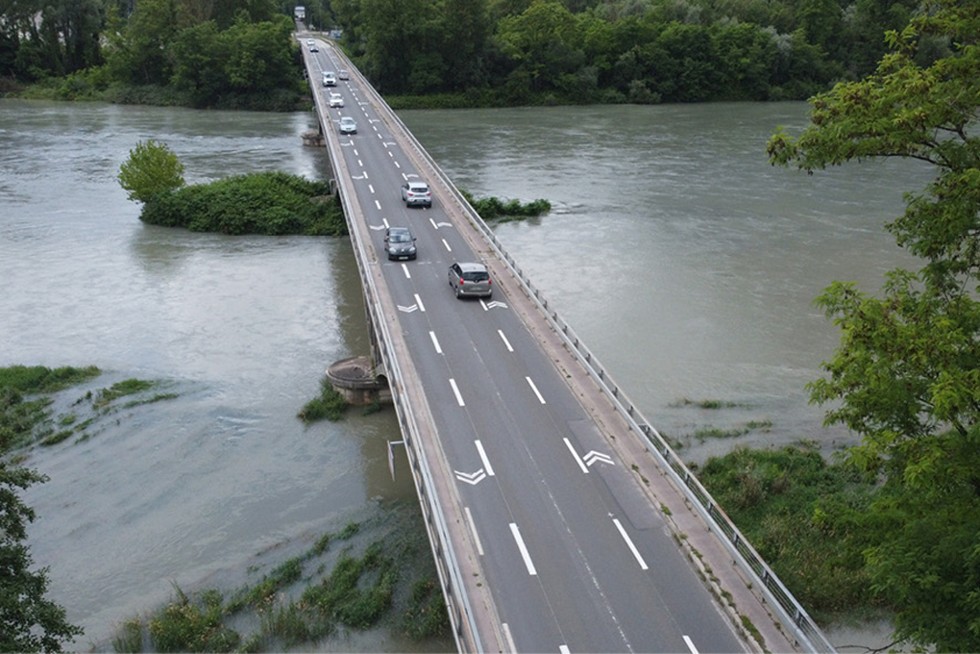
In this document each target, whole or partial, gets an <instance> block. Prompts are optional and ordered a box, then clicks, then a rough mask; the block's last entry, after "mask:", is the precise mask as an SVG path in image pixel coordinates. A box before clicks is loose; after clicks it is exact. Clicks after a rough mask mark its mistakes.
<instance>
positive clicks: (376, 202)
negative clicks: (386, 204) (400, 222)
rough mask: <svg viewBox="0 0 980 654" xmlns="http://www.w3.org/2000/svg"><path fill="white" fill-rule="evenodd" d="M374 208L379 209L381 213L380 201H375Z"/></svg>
mask: <svg viewBox="0 0 980 654" xmlns="http://www.w3.org/2000/svg"><path fill="white" fill-rule="evenodd" d="M374 206H376V207H377V208H378V211H381V203H380V202H379V201H377V200H375V201H374Z"/></svg>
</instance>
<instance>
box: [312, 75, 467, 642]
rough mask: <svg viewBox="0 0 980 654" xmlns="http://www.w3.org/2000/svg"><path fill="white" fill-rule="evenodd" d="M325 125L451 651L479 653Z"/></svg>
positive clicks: (355, 212)
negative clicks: (433, 567)
mask: <svg viewBox="0 0 980 654" xmlns="http://www.w3.org/2000/svg"><path fill="white" fill-rule="evenodd" d="M310 86H311V90H312V91H313V97H314V101H315V103H316V106H317V113H318V120H320V121H321V128H324V126H323V125H322V120H323V117H324V116H329V111H327V110H326V108H325V107H324V106H323V99H322V97H321V94H320V93H318V89H317V86H316V81H315V80H314V79H312V76H311V79H310ZM325 129H326V130H327V131H328V132H329V133H327V134H325V135H324V136H325V142H326V144H327V149H328V151H329V156H330V160H331V165H332V166H333V169H334V172H335V175H337V176H338V177H341V181H340V182H339V183H338V188H339V191H340V199H341V203H342V205H343V208H344V215H345V216H346V217H347V224H348V228H349V231H350V236H351V241H352V244H353V246H354V252H355V258H356V259H357V264H358V265H357V268H358V274H359V275H360V278H361V284H362V286H363V288H364V295H365V306H366V308H367V311H368V313H369V319H370V321H371V324H372V326H373V327H374V329H376V330H377V332H378V335H379V336H380V338H379V339H378V353H379V354H380V357H381V360H382V363H383V365H384V367H385V371H386V372H387V374H388V381H389V386H390V388H391V392H392V399H393V403H394V406H395V412H396V414H397V416H398V422H399V425H400V426H401V429H402V434H403V436H404V438H405V449H406V452H407V453H408V455H409V462H410V464H411V467H412V477H413V479H414V480H415V485H416V493H417V495H418V497H419V504H420V505H421V507H422V513H423V518H424V521H425V526H426V531H427V532H428V534H429V543H430V546H431V547H432V554H433V558H434V559H435V561H436V571H437V573H438V576H439V581H440V585H441V586H442V591H443V595H444V596H445V598H446V605H447V607H448V609H449V618H450V622H451V624H452V631H453V636H454V638H455V640H456V645H457V649H459V650H460V651H476V652H482V651H483V649H482V645H483V643H482V641H481V638H480V633H479V629H478V628H477V624H476V619H475V616H474V614H473V611H472V607H471V606H470V602H469V598H468V597H467V594H466V592H465V590H464V589H465V586H464V584H463V575H462V573H461V571H460V567H459V563H458V561H457V559H456V555H455V551H454V548H453V547H452V546H451V539H450V535H449V528H448V525H447V522H446V518H445V513H444V511H443V508H442V505H441V503H440V501H439V497H438V495H437V494H436V493H433V492H430V489H434V488H435V487H436V486H435V484H434V482H433V477H432V471H431V470H430V468H429V464H428V457H427V456H426V452H425V446H424V440H425V439H424V438H421V437H420V436H421V434H422V429H421V426H420V424H419V422H420V421H419V420H418V418H417V416H416V412H415V410H413V407H412V404H411V403H410V402H406V401H405V397H404V396H405V392H404V391H405V389H406V387H407V385H406V381H405V376H404V374H403V372H402V369H401V367H400V365H399V363H398V358H397V357H395V356H393V355H392V352H391V347H392V345H391V344H392V343H393V342H394V341H393V339H392V335H391V334H390V332H389V331H388V326H387V323H386V321H385V319H384V314H383V312H382V302H381V299H380V298H381V294H380V293H379V292H378V289H377V286H376V284H375V280H374V278H373V276H372V275H370V274H369V270H368V262H369V261H370V260H371V258H370V257H369V256H368V253H367V250H366V249H365V240H366V239H365V237H364V234H362V230H361V224H362V222H363V221H361V220H355V217H361V216H362V213H361V211H360V207H359V206H357V205H355V204H354V203H352V202H351V194H350V193H349V189H348V188H347V186H346V182H349V180H350V179H351V178H350V174H349V171H348V169H347V164H346V162H345V161H344V158H343V155H342V154H341V153H340V151H339V143H338V141H337V137H336V133H335V132H334V131H333V129H332V126H331V125H330V124H328V125H326V126H325ZM431 431H434V428H433V429H430V432H431Z"/></svg>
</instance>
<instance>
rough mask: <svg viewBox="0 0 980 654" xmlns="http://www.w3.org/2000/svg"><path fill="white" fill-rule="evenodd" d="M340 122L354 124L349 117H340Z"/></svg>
mask: <svg viewBox="0 0 980 654" xmlns="http://www.w3.org/2000/svg"><path fill="white" fill-rule="evenodd" d="M340 122H342V123H353V122H354V119H353V118H351V117H350V116H341V117H340Z"/></svg>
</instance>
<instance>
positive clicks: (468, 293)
mask: <svg viewBox="0 0 980 654" xmlns="http://www.w3.org/2000/svg"><path fill="white" fill-rule="evenodd" d="M491 284H492V282H491V280H490V271H488V270H487V267H486V266H484V265H483V264H482V263H463V262H460V261H457V262H456V263H454V264H453V265H451V266H449V285H450V286H451V287H452V289H453V291H454V292H455V293H456V297H486V298H488V297H491V296H492V295H493V288H491Z"/></svg>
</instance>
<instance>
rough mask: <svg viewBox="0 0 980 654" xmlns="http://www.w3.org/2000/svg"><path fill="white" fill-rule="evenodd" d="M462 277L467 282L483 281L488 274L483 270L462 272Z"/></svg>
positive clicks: (488, 277) (486, 278)
mask: <svg viewBox="0 0 980 654" xmlns="http://www.w3.org/2000/svg"><path fill="white" fill-rule="evenodd" d="M463 279H464V280H465V281H468V282H485V281H487V280H488V279H490V275H489V274H487V273H485V272H483V271H479V270H477V271H474V272H464V273H463Z"/></svg>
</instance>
